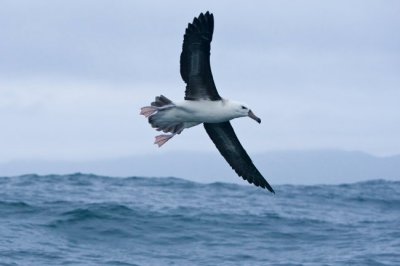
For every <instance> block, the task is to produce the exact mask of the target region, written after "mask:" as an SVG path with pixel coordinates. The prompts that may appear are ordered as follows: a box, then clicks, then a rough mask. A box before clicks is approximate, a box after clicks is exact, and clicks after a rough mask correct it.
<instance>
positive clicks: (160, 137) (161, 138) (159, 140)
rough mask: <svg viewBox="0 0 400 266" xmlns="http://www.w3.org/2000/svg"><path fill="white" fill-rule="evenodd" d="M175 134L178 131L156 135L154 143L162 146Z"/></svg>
mask: <svg viewBox="0 0 400 266" xmlns="http://www.w3.org/2000/svg"><path fill="white" fill-rule="evenodd" d="M175 135H176V133H174V134H169V135H167V134H162V135H158V136H156V139H155V141H154V144H157V145H158V147H161V146H162V145H164V143H165V142H167V141H168V140H170V139H171V138H172V137H173V136H175Z"/></svg>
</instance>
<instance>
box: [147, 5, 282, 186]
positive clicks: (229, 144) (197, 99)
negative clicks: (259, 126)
mask: <svg viewBox="0 0 400 266" xmlns="http://www.w3.org/2000/svg"><path fill="white" fill-rule="evenodd" d="M213 31H214V16H213V14H211V13H209V12H208V11H207V12H206V13H205V14H203V13H201V14H200V15H199V16H198V17H195V18H194V19H193V22H192V23H189V24H188V26H187V28H186V31H185V34H184V38H183V46H182V53H181V56H180V72H181V76H182V79H183V81H184V82H185V83H186V91H185V98H184V100H183V101H181V102H173V101H171V100H170V99H168V98H167V97H165V96H164V95H160V96H157V97H156V98H155V101H154V102H152V103H151V104H150V106H145V107H142V108H141V111H140V114H141V115H144V116H145V117H146V118H148V122H149V123H150V124H151V126H152V127H153V128H155V129H156V130H158V131H162V132H164V133H169V134H161V135H158V136H156V137H155V142H154V144H157V145H158V146H159V147H161V146H162V145H164V144H165V143H166V142H167V141H168V140H170V139H171V138H172V137H174V136H175V135H177V134H181V133H182V131H183V130H184V129H186V128H190V127H194V126H197V125H199V124H203V125H204V128H205V130H206V132H207V134H208V136H209V137H210V138H211V140H212V141H213V142H214V144H215V146H216V147H217V149H218V150H219V152H220V153H221V155H222V156H223V157H224V158H225V160H226V161H227V162H228V163H229V165H230V166H231V167H232V168H233V169H234V170H235V172H236V173H237V174H238V175H239V176H241V177H242V178H243V179H244V180H247V181H248V182H249V183H252V184H254V185H255V186H257V187H258V186H259V187H262V188H267V189H268V190H269V191H271V192H273V193H275V192H274V190H273V189H272V187H271V186H270V185H269V184H268V182H267V181H266V180H265V178H264V177H263V176H262V175H261V173H260V172H259V171H258V170H257V168H256V167H255V165H254V164H253V162H252V160H251V159H250V157H249V155H248V154H247V152H246V151H245V149H244V148H243V146H242V145H241V143H240V142H239V139H238V138H237V137H236V134H235V131H234V130H233V128H232V126H231V124H230V122H229V121H230V120H232V119H234V118H239V117H250V118H252V119H254V120H255V121H257V122H258V123H261V119H260V118H258V117H257V116H256V115H255V114H254V113H253V111H252V110H251V109H250V108H249V107H247V106H246V105H244V104H242V103H239V102H236V101H232V100H228V99H225V98H222V97H221V96H220V95H219V93H218V91H217V88H216V87H215V83H214V79H213V76H212V73H211V66H210V47H211V46H210V45H211V40H212V36H213Z"/></svg>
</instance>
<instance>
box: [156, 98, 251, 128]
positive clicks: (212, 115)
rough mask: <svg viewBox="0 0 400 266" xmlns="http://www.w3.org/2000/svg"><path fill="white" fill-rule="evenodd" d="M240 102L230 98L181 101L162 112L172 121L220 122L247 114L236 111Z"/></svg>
mask: <svg viewBox="0 0 400 266" xmlns="http://www.w3.org/2000/svg"><path fill="white" fill-rule="evenodd" d="M237 105H238V104H237V103H235V102H232V101H229V100H220V101H208V100H199V101H186V100H185V101H180V102H176V103H174V104H173V106H171V107H169V108H165V109H164V110H163V111H162V112H159V113H164V114H163V115H164V118H165V119H166V120H168V121H171V122H189V123H193V122H197V123H198V124H200V123H220V122H225V121H229V120H231V119H234V118H237V117H240V116H247V112H245V113H241V112H235V108H236V106H237Z"/></svg>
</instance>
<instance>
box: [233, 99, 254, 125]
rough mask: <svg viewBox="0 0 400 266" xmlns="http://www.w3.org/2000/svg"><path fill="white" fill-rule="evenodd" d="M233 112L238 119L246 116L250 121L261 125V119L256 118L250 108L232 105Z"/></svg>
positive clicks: (237, 104)
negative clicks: (252, 120)
mask: <svg viewBox="0 0 400 266" xmlns="http://www.w3.org/2000/svg"><path fill="white" fill-rule="evenodd" d="M234 108H235V112H236V114H237V115H238V116H239V117H245V116H248V117H250V118H251V119H254V120H255V121H257V122H258V123H261V119H260V118H259V117H257V116H256V115H255V114H254V113H253V111H251V109H250V108H248V107H247V106H246V105H244V104H242V103H234Z"/></svg>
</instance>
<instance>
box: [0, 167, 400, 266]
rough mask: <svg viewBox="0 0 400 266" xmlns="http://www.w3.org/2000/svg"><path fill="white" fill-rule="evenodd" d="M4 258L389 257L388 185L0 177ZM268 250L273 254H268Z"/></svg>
mask: <svg viewBox="0 0 400 266" xmlns="http://www.w3.org/2000/svg"><path fill="white" fill-rule="evenodd" d="M0 184H1V185H2V187H3V189H2V190H1V192H0V228H1V229H0V261H1V262H4V263H5V264H6V265H7V264H10V265H12V264H13V263H14V264H17V265H59V264H72V265H168V264H176V265H265V264H275V265H349V264H351V265H396V264H399V262H400V261H399V256H398V247H399V246H400V240H399V239H400V230H399V229H398V228H400V209H399V208H400V204H399V203H400V193H399V192H400V182H398V181H387V180H371V181H366V182H359V183H353V184H340V185H313V186H303V185H280V186H276V189H275V190H276V192H277V193H276V195H273V194H270V193H267V192H266V191H265V190H262V189H260V188H256V187H253V186H244V185H237V184H225V183H220V182H218V183H211V184H201V183H196V182H192V181H188V180H184V179H179V178H145V177H127V178H115V177H107V176H96V175H86V174H81V173H77V174H73V175H47V176H39V175H24V176H16V177H0ZM271 254H274V255H273V256H272V255H271Z"/></svg>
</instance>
